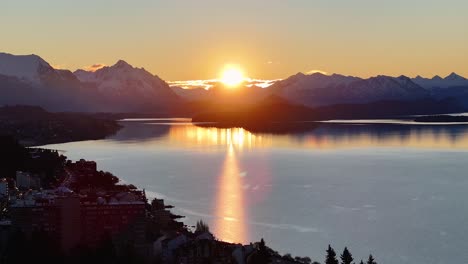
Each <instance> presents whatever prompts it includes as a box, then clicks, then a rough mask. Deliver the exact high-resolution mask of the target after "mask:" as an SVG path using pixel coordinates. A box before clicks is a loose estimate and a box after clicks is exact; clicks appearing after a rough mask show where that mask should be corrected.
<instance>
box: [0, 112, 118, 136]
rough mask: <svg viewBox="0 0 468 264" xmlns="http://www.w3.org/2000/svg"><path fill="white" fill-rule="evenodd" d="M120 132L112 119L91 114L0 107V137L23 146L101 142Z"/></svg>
mask: <svg viewBox="0 0 468 264" xmlns="http://www.w3.org/2000/svg"><path fill="white" fill-rule="evenodd" d="M119 129H120V125H118V124H117V122H116V121H114V120H112V119H104V118H101V117H99V116H96V115H93V114H77V113H50V112H47V111H45V110H44V109H42V108H40V107H37V106H7V107H0V135H2V136H13V137H15V138H16V139H17V140H20V141H21V142H22V143H23V144H25V145H43V144H51V143H62V142H69V141H79V140H92V139H102V138H105V137H106V136H109V135H112V134H114V133H115V132H117V131H118V130H119Z"/></svg>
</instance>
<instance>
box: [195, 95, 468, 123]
mask: <svg viewBox="0 0 468 264" xmlns="http://www.w3.org/2000/svg"><path fill="white" fill-rule="evenodd" d="M461 109H462V107H461V106H458V105H457V103H456V102H455V101H454V100H449V99H447V100H442V101H435V100H432V99H423V100H417V101H378V102H372V103H367V104H337V105H329V106H322V107H316V108H308V107H305V106H300V105H293V104H290V103H289V102H288V101H286V100H285V99H282V98H280V97H277V96H271V97H268V98H267V99H265V100H263V101H261V102H259V103H257V104H254V105H252V106H249V107H245V108H243V109H232V110H231V111H226V110H224V111H212V112H205V113H201V114H198V115H196V116H195V117H193V119H192V122H216V123H218V124H217V125H216V126H221V127H226V126H228V127H229V126H232V127H235V126H239V127H244V128H247V127H253V128H258V129H261V128H264V127H267V128H268V127H270V126H271V124H272V123H288V122H300V121H323V120H332V119H370V118H395V117H404V116H408V115H422V114H443V113H452V112H458V111H461Z"/></svg>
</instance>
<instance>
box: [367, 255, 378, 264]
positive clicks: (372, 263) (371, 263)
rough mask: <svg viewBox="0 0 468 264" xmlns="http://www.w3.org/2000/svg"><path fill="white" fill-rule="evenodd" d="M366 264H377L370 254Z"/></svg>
mask: <svg viewBox="0 0 468 264" xmlns="http://www.w3.org/2000/svg"><path fill="white" fill-rule="evenodd" d="M367 264H377V262H375V259H374V257H373V256H372V254H370V255H369V258H368V259H367Z"/></svg>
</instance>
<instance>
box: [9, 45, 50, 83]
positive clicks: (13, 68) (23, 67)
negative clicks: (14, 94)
mask: <svg viewBox="0 0 468 264" xmlns="http://www.w3.org/2000/svg"><path fill="white" fill-rule="evenodd" d="M53 71H55V70H54V68H52V66H50V64H49V63H47V62H46V61H45V60H43V59H42V58H41V57H39V56H37V55H12V54H8V53H0V74H1V75H6V76H13V77H16V78H18V79H20V80H22V81H26V82H30V83H34V84H39V83H40V82H41V77H42V76H41V75H44V74H47V73H50V72H53Z"/></svg>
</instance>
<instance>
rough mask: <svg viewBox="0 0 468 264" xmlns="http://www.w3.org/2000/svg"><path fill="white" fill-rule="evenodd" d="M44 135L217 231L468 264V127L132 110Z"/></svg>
mask: <svg viewBox="0 0 468 264" xmlns="http://www.w3.org/2000/svg"><path fill="white" fill-rule="evenodd" d="M122 124H124V125H125V128H124V129H123V130H121V131H120V132H119V133H118V134H117V135H115V136H113V137H111V138H108V139H106V140H99V141H87V142H75V143H67V144H57V145H49V146H47V147H49V148H54V149H59V150H63V151H66V155H67V156H68V157H69V158H71V159H74V160H75V159H79V158H86V159H90V160H96V161H98V166H99V169H101V170H106V171H110V172H112V173H114V174H116V175H117V176H118V177H120V178H121V179H122V180H124V181H125V182H128V183H133V184H135V185H137V186H139V187H140V188H145V189H146V191H147V194H148V196H157V197H159V198H164V199H166V201H167V202H168V203H169V204H172V205H174V206H175V207H176V208H175V213H178V214H182V215H185V216H187V218H185V220H184V222H185V223H188V224H191V225H193V224H194V223H195V222H196V221H197V220H198V219H203V220H205V221H207V222H208V223H209V224H210V226H211V229H212V231H214V233H215V235H216V236H217V237H219V238H221V239H224V240H229V241H235V242H247V241H254V240H259V239H260V238H262V237H263V238H265V241H266V242H267V244H268V245H269V246H271V247H273V248H275V249H278V250H279V251H280V252H282V253H287V252H289V253H291V254H293V255H308V256H310V257H311V258H312V259H316V260H319V261H321V262H323V259H324V253H325V248H326V247H327V245H328V244H329V243H331V244H332V245H333V246H334V247H335V249H337V251H341V250H342V249H343V247H344V246H348V247H349V248H350V249H351V252H352V253H353V254H354V257H355V259H357V260H359V259H361V258H365V257H366V256H367V255H368V254H369V253H372V254H374V255H375V256H376V257H377V261H378V262H379V263H383V264H386V263H389V264H392V263H412V264H419V263H421V264H422V263H425V264H427V263H468V250H467V249H468V199H467V198H468V192H467V191H468V175H467V172H468V126H466V125H452V126H429V125H417V126H415V125H407V124H358V123H354V124H323V125H321V126H320V127H316V128H314V127H311V128H309V129H303V130H300V131H296V132H295V133H283V134H268V133H262V134H255V133H254V134H252V133H250V132H249V131H246V130H243V129H216V128H204V127H197V126H194V125H192V124H190V123H187V120H184V119H174V120H127V121H124V122H122Z"/></svg>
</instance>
